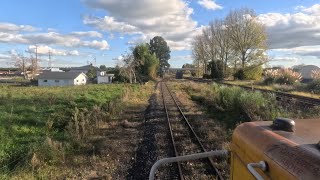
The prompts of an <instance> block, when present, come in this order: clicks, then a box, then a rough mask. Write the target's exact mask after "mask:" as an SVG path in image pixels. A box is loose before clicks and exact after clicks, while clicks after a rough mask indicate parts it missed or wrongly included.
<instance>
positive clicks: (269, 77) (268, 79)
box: [263, 69, 279, 85]
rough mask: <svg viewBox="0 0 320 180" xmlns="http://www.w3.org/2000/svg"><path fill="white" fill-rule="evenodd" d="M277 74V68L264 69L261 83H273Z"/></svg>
mask: <svg viewBox="0 0 320 180" xmlns="http://www.w3.org/2000/svg"><path fill="white" fill-rule="evenodd" d="M278 76H279V70H278V69H276V70H273V69H270V70H266V71H265V72H264V80H263V83H264V84H266V85H269V84H273V83H275V81H276V78H277V77H278Z"/></svg>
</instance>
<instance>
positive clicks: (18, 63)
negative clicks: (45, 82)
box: [11, 54, 31, 79]
mask: <svg viewBox="0 0 320 180" xmlns="http://www.w3.org/2000/svg"><path fill="white" fill-rule="evenodd" d="M11 60H12V61H13V62H12V63H11V65H13V66H14V67H16V68H18V69H19V70H20V71H21V72H22V73H23V77H24V79H27V69H28V68H29V66H30V65H31V63H30V59H28V58H26V57H24V56H23V55H22V54H18V55H12V56H11Z"/></svg>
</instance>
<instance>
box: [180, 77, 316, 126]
mask: <svg viewBox="0 0 320 180" xmlns="http://www.w3.org/2000/svg"><path fill="white" fill-rule="evenodd" d="M181 88H182V89H184V90H185V91H186V92H187V93H188V94H189V95H190V96H191V98H192V100H195V101H197V102H199V103H200V104H201V105H203V106H205V107H207V109H208V112H209V113H211V114H212V115H213V116H214V117H215V119H217V120H219V121H220V122H222V124H224V125H225V126H226V127H227V128H231V129H233V128H234V127H235V126H236V125H237V124H239V123H241V122H247V121H260V120H269V121H271V120H274V119H275V118H276V117H288V118H305V117H318V116H319V115H320V114H319V113H317V110H316V109H308V110H303V111H298V110H296V109H284V108H282V107H281V105H279V104H278V102H277V101H276V98H275V96H274V95H272V94H262V93H260V92H250V91H246V90H244V89H242V88H239V87H229V86H223V85H218V84H212V85H207V84H196V83H184V84H181Z"/></svg>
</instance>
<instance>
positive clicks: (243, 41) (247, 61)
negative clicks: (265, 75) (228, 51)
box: [225, 8, 267, 68]
mask: <svg viewBox="0 0 320 180" xmlns="http://www.w3.org/2000/svg"><path fill="white" fill-rule="evenodd" d="M255 17H256V14H255V12H254V11H253V10H252V9H248V8H242V9H238V10H232V11H230V13H229V14H228V16H227V17H226V19H225V21H226V27H227V29H228V32H229V37H230V38H231V41H232V46H233V47H232V48H233V49H234V51H235V53H236V56H238V57H239V59H240V61H241V65H242V68H245V66H246V65H252V64H255V63H261V61H264V60H265V51H266V49H267V44H266V40H267V35H266V32H265V29H264V26H263V25H262V24H260V23H258V22H257V21H256V19H255ZM235 64H236V63H235Z"/></svg>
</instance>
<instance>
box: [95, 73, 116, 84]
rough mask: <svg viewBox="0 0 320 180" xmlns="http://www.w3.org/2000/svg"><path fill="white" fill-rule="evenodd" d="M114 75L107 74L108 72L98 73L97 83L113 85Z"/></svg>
mask: <svg viewBox="0 0 320 180" xmlns="http://www.w3.org/2000/svg"><path fill="white" fill-rule="evenodd" d="M113 78H114V74H107V73H106V71H97V83H98V84H107V83H112V81H113Z"/></svg>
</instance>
